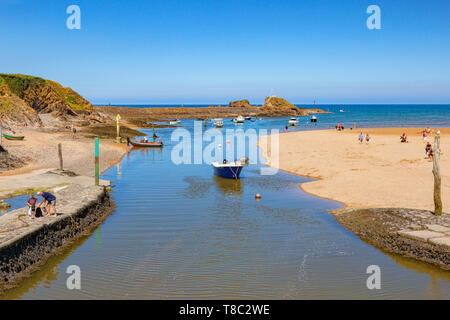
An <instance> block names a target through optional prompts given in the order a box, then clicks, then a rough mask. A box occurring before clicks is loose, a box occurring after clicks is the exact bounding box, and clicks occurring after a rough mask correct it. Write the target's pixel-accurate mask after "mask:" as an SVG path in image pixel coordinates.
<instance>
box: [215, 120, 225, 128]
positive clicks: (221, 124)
mask: <svg viewBox="0 0 450 320" xmlns="http://www.w3.org/2000/svg"><path fill="white" fill-rule="evenodd" d="M214 125H215V126H216V128H222V127H223V120H222V119H216V121H214Z"/></svg>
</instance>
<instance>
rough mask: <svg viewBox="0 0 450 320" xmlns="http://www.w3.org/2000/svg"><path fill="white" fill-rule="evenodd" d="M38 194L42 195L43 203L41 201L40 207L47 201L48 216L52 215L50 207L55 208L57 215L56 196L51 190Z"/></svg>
mask: <svg viewBox="0 0 450 320" xmlns="http://www.w3.org/2000/svg"><path fill="white" fill-rule="evenodd" d="M37 195H38V196H40V197H42V201H41V203H39V205H38V207H40V206H41V205H42V204H43V203H44V201H46V202H47V216H50V215H51V212H50V209H51V208H53V212H54V213H55V217H56V197H55V196H54V195H52V194H51V193H50V192H41V191H39V192H38V193H37Z"/></svg>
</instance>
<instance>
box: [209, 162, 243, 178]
mask: <svg viewBox="0 0 450 320" xmlns="http://www.w3.org/2000/svg"><path fill="white" fill-rule="evenodd" d="M211 164H212V166H213V168H214V174H215V175H216V176H219V177H223V178H228V179H239V176H240V174H241V171H242V168H244V167H245V166H246V165H247V163H246V162H245V161H243V160H236V161H233V162H227V161H226V160H224V161H223V163H218V162H213V163H211Z"/></svg>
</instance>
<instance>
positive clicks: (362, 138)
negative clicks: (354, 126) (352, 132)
mask: <svg viewBox="0 0 450 320" xmlns="http://www.w3.org/2000/svg"><path fill="white" fill-rule="evenodd" d="M363 141H364V135H363V133H362V131H361V133H360V134H359V143H363Z"/></svg>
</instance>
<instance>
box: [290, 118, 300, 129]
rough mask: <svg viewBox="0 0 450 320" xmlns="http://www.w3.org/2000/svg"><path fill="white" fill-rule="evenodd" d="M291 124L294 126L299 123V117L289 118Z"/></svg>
mask: <svg viewBox="0 0 450 320" xmlns="http://www.w3.org/2000/svg"><path fill="white" fill-rule="evenodd" d="M289 125H290V126H292V127H294V126H296V125H298V119H297V118H295V117H292V118H290V119H289Z"/></svg>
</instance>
